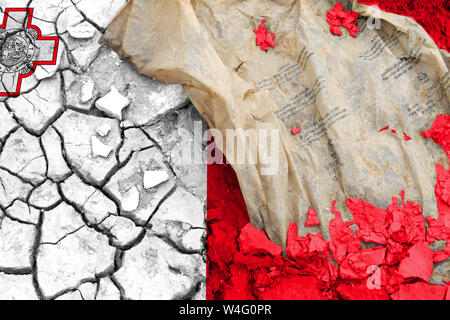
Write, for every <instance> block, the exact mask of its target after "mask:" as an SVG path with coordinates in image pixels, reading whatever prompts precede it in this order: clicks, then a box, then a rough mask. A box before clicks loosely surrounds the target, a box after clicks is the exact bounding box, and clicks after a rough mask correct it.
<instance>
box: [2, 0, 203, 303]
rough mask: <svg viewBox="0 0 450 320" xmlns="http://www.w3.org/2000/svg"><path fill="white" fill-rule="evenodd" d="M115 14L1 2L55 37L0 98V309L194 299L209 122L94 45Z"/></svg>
mask: <svg viewBox="0 0 450 320" xmlns="http://www.w3.org/2000/svg"><path fill="white" fill-rule="evenodd" d="M124 3H125V0H96V1H91V0H81V1H80V0H32V1H28V0H27V1H20V0H13V1H9V0H0V8H1V11H2V14H1V17H3V12H4V10H5V8H8V7H15V8H17V7H23V8H25V7H29V8H34V14H33V24H34V25H37V26H39V27H40V29H41V30H42V32H43V35H44V36H45V35H47V36H51V35H57V36H58V37H59V38H60V46H59V50H58V51H59V52H58V62H57V65H56V66H39V67H38V68H37V69H36V71H35V73H34V74H33V75H32V76H31V77H29V78H27V80H26V82H24V84H23V86H22V92H23V93H22V94H21V95H20V96H18V97H1V98H0V288H1V290H0V299H85V300H93V299H109V300H113V299H204V298H205V273H206V270H205V269H206V266H205V259H206V258H205V201H206V165H185V164H180V163H181V161H179V160H180V159H181V155H182V154H183V152H189V151H190V150H196V152H197V153H203V154H204V150H205V148H204V145H203V143H202V140H201V139H198V137H196V136H195V135H194V134H193V132H194V128H195V124H197V126H198V123H201V126H200V128H201V130H205V129H206V128H205V127H206V124H205V123H204V122H203V120H202V119H201V117H200V116H199V115H198V113H197V112H196V111H195V109H194V108H193V106H192V105H191V104H190V102H189V100H188V99H187V97H186V96H185V94H184V92H183V89H182V88H181V86H167V85H164V84H162V83H160V82H158V81H156V80H154V79H151V78H149V77H144V76H141V75H139V74H138V73H137V72H136V71H135V70H134V69H133V67H132V66H131V65H130V64H129V63H127V62H126V61H123V60H121V59H120V57H119V56H118V55H117V54H115V53H114V52H112V51H111V49H109V48H108V47H107V46H105V45H104V44H103V43H102V42H101V37H102V34H103V33H104V30H105V28H106V27H107V25H108V23H109V21H111V19H112V18H113V17H114V15H115V14H116V13H117V11H118V10H119V9H120V8H121V7H122V5H123V4H124ZM193 152H194V151H193Z"/></svg>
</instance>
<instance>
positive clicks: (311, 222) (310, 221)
mask: <svg viewBox="0 0 450 320" xmlns="http://www.w3.org/2000/svg"><path fill="white" fill-rule="evenodd" d="M319 224H320V221H319V218H318V217H317V212H316V210H314V209H312V208H309V209H308V216H307V218H306V221H305V227H314V226H318V225H319Z"/></svg>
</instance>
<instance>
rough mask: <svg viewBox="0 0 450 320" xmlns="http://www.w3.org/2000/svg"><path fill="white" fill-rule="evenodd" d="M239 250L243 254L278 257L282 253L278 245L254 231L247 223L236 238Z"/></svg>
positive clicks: (261, 233)
mask: <svg viewBox="0 0 450 320" xmlns="http://www.w3.org/2000/svg"><path fill="white" fill-rule="evenodd" d="M238 243H239V248H240V249H241V252H242V253H244V254H252V255H255V256H258V255H270V256H274V257H276V256H280V255H281V252H282V251H283V250H282V249H281V247H280V246H279V245H276V244H275V243H273V242H272V241H270V240H269V239H267V236H266V233H265V232H264V231H262V230H258V229H256V228H255V227H254V226H252V225H251V224H250V223H248V224H247V225H246V226H245V227H244V228H243V229H242V230H241V234H240V235H239V238H238Z"/></svg>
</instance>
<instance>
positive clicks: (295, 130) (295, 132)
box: [291, 127, 301, 136]
mask: <svg viewBox="0 0 450 320" xmlns="http://www.w3.org/2000/svg"><path fill="white" fill-rule="evenodd" d="M300 131H301V127H297V128H294V129H292V130H291V134H292V135H293V136H295V135H297V134H299V133H300Z"/></svg>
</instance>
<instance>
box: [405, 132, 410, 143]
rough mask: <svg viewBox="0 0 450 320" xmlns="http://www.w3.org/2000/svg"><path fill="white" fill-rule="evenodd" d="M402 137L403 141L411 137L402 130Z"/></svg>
mask: <svg viewBox="0 0 450 320" xmlns="http://www.w3.org/2000/svg"><path fill="white" fill-rule="evenodd" d="M403 139H405V141H409V140H411V137H410V136H408V135H407V134H406V133H404V132H403Z"/></svg>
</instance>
